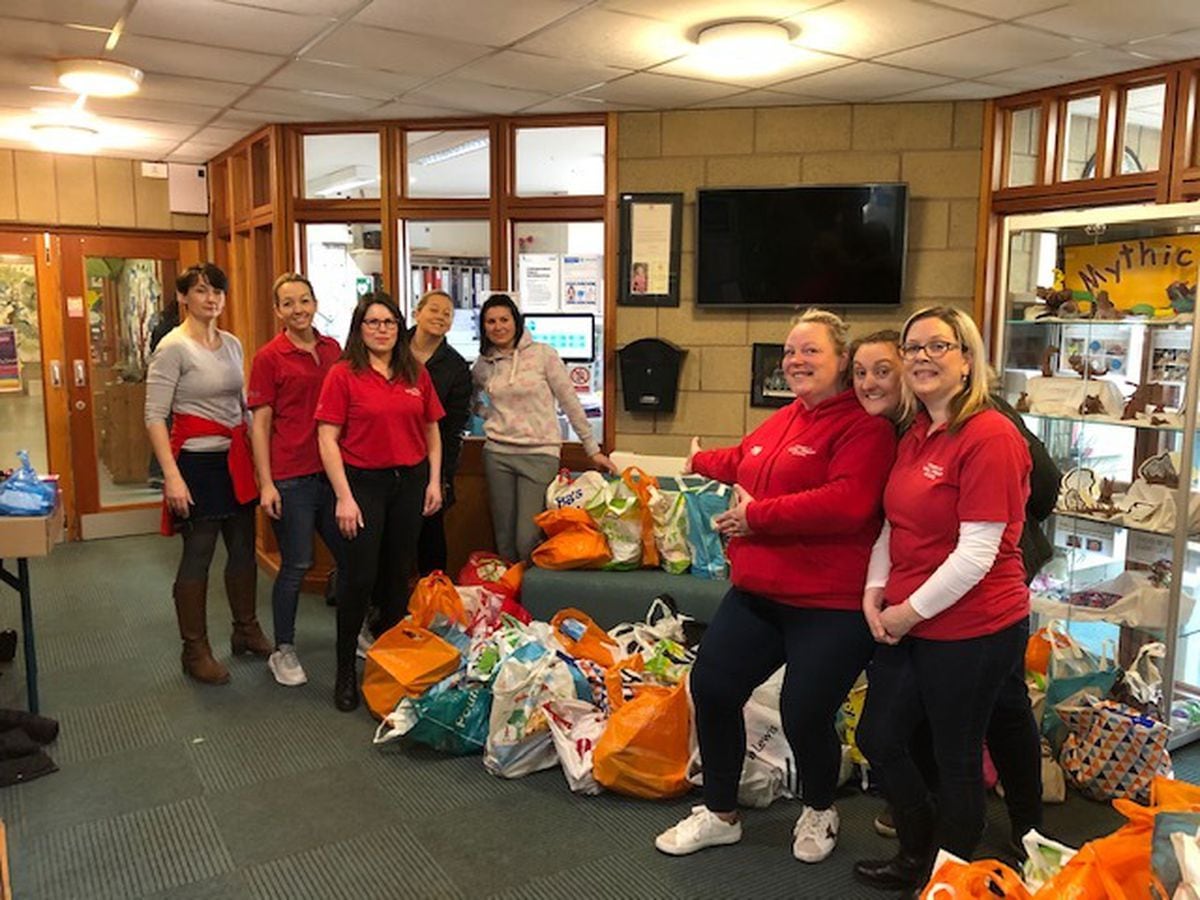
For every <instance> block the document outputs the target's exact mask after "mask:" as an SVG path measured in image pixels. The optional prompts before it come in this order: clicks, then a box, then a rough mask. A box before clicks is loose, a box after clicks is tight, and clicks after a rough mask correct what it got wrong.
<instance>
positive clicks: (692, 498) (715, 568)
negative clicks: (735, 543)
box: [681, 481, 730, 580]
mask: <svg viewBox="0 0 1200 900" xmlns="http://www.w3.org/2000/svg"><path fill="white" fill-rule="evenodd" d="M681 487H682V489H683V502H684V507H685V508H686V511H687V523H688V534H687V542H688V547H689V548H690V549H691V551H692V574H693V575H695V576H696V577H697V578H709V579H714V580H716V579H721V578H728V577H729V563H728V562H726V560H725V548H724V546H723V545H722V544H721V535H720V534H718V533H717V530H716V529H715V528H713V523H712V522H713V518H714V517H715V516H719V515H720V514H721V513H723V512H725V510H727V509H729V496H730V491H729V488H728V486H726V485H724V484H721V483H720V482H719V481H706V482H704V483H702V484H700V485H695V484H693V483H690V482H687V481H684V482H683V484H682V485H681Z"/></svg>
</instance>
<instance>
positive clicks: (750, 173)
mask: <svg viewBox="0 0 1200 900" xmlns="http://www.w3.org/2000/svg"><path fill="white" fill-rule="evenodd" d="M982 141H983V104H982V103H979V102H960V103H895V104H872V105H830V106H800V107H770V108H757V109H718V110H679V111H666V112H630V113H622V114H621V116H620V118H619V121H618V160H617V185H618V189H619V190H620V191H622V192H624V191H631V192H654V191H679V192H682V193H683V199H684V210H683V234H682V258H681V268H682V272H681V277H680V301H681V302H680V305H679V307H677V308H673V307H664V308H658V309H643V308H638V307H623V306H621V307H617V317H616V318H617V324H616V329H617V346H623V345H624V344H626V343H628V342H630V341H633V340H636V339H638V338H641V337H663V338H666V339H668V340H671V341H673V342H675V343H676V344H678V345H680V346H682V347H685V348H686V349H687V351H688V353H687V356H686V357H685V361H684V365H683V373H682V376H681V381H680V398H679V405H678V407H677V408H676V411H675V413H674V415H669V416H668V415H665V414H644V413H643V414H633V413H627V412H625V411H624V409H620V408H618V410H617V413H616V431H617V441H616V447H617V449H621V450H630V451H636V452H641V453H658V454H671V455H676V454H683V453H685V452H686V451H687V446H688V441H689V439H690V437H691V436H692V435H694V434H695V435H700V436H701V437H702V438H704V441H705V444H706V445H707V446H723V445H728V444H732V443H735V442H736V441H737V440H738V439H739V438H740V437H741V436H742V435H743V434H745V433H746V432H747V431H749V430H751V429H753V428H754V427H755V426H757V425H758V424H759V423H760V422H762V421H763V419H765V418H767V416H769V415H770V414H771V413H772V412H773V410H770V409H757V408H752V407H751V406H750V403H749V401H750V357H751V345H752V344H754V343H782V341H783V339H784V336H785V335H786V332H787V329H788V325H789V322H790V320H791V318H792V315H793V314H794V313H793V311H792V310H790V309H787V310H779V311H775V310H757V309H756V310H710V309H697V308H696V289H695V265H696V261H695V252H696V238H695V218H696V190H697V189H698V188H701V187H752V186H782V185H796V184H823V183H824V184H834V183H854V182H863V181H904V182H907V183H908V185H909V216H910V220H909V232H908V260H907V271H906V281H905V298H904V303H903V305H902V307H901V308H900V309H897V310H893V311H884V312H882V313H881V312H879V311H874V310H873V311H870V312H857V313H854V312H852V313H850V314H849V315H848V318H849V320H850V322H851V324H852V326H853V330H854V332H856V333H860V334H865V333H867V332H869V331H874V330H876V329H879V328H885V327H889V326H893V325H896V324H898V323H899V322H901V321H903V319H904V317H905V316H907V315H908V314H909V313H910V312H912V311H913V310H915V309H917V308H919V307H922V306H927V305H929V304H932V303H949V304H953V305H955V306H960V307H962V308H964V309H968V310H969V309H971V307H972V302H973V301H972V297H973V292H974V278H975V231H976V217H977V215H978V211H979V175H980V165H981V161H982ZM617 403H618V407H620V405H621V401H620V393H619V391H618V396H617Z"/></svg>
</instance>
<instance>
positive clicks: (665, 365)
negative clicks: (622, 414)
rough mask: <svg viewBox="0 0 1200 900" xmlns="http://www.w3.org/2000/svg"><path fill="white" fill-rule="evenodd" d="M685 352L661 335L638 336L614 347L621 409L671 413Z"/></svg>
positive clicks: (673, 408)
mask: <svg viewBox="0 0 1200 900" xmlns="http://www.w3.org/2000/svg"><path fill="white" fill-rule="evenodd" d="M685 353H687V351H686V350H684V349H682V348H681V347H677V346H675V345H674V344H672V343H671V342H670V341H664V340H662V339H661V338H642V339H641V340H637V341H634V342H633V343H631V344H626V345H625V346H624V347H621V348H620V349H618V350H617V358H618V360H619V361H620V369H621V388H622V391H623V392H624V395H625V409H626V410H627V411H629V412H658V413H673V412H675V401H676V399H677V398H678V396H679V370H680V368H681V367H682V366H683V356H684V354H685Z"/></svg>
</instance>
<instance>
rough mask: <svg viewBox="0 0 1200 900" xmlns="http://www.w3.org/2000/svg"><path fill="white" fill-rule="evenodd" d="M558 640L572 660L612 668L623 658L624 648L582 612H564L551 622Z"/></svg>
mask: <svg viewBox="0 0 1200 900" xmlns="http://www.w3.org/2000/svg"><path fill="white" fill-rule="evenodd" d="M550 628H551V630H552V631H553V632H554V637H555V639H556V640H557V641H558V642H559V643H560V644H562V646H563V649H564V650H566V651H567V652H568V653H570V654H571V655H572V656H577V657H582V658H584V659H590V660H592V661H593V662H597V663H600V665H602V666H604V667H605V668H608V667H609V666H611V665H613V664H614V663H615V662H617V660H619V659H621V658H622V656H623V654H622V652H621V648H620V646H619V645H618V644H617V642H616V641H614V640H613V639H612V638H610V637H609V636H608V635H607V634H606V633H605V632H604V630H603V629H602V628H601V627H600V626H599V625H597V624H596V623H595V622H594V621H593V620H592V617H591V616H589V615H588V614H587V613H585V612H583V611H582V610H578V609H573V608H570V607H568V608H567V609H560V610H559V611H558V612H556V613H555V614H554V618H553V619H551V620H550Z"/></svg>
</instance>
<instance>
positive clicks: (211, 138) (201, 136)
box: [190, 125, 254, 147]
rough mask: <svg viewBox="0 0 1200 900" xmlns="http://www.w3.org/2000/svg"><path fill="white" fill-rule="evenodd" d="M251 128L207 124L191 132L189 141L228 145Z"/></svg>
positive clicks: (236, 140) (246, 133)
mask: <svg viewBox="0 0 1200 900" xmlns="http://www.w3.org/2000/svg"><path fill="white" fill-rule="evenodd" d="M253 130H254V129H253V128H248V127H242V128H221V127H218V126H215V125H209V126H208V127H207V128H204V129H202V130H201V131H197V132H196V133H195V134H193V135H192V136H191V140H190V143H195V144H217V145H219V146H221V147H228V146H229V145H230V144H236V143H237V142H238V141H239V140H241V139H242V138H244V137H245V136H246V135H248V134H249V133H250V132H251V131H253Z"/></svg>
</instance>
